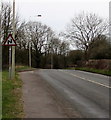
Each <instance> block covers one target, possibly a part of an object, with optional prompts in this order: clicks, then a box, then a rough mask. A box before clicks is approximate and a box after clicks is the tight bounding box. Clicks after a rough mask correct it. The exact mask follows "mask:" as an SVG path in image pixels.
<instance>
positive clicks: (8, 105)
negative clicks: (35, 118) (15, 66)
mask: <svg viewBox="0 0 111 120" xmlns="http://www.w3.org/2000/svg"><path fill="white" fill-rule="evenodd" d="M21 87H22V81H21V80H20V79H19V76H18V74H17V73H16V77H15V79H13V80H9V79H8V72H7V71H3V73H2V118H22V116H23V105H22V101H21V96H22V92H21Z"/></svg>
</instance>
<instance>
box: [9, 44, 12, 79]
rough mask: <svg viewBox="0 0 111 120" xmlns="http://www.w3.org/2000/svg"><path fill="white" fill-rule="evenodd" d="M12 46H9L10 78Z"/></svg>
mask: <svg viewBox="0 0 111 120" xmlns="http://www.w3.org/2000/svg"><path fill="white" fill-rule="evenodd" d="M11 49H12V47H11V46H10V47H9V79H11V52H12V50H11Z"/></svg>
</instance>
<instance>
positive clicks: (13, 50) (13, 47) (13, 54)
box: [11, 0, 15, 79]
mask: <svg viewBox="0 0 111 120" xmlns="http://www.w3.org/2000/svg"><path fill="white" fill-rule="evenodd" d="M13 38H14V39H15V0H13ZM11 73H12V74H11V78H12V79H14V78H15V46H12V72H11Z"/></svg>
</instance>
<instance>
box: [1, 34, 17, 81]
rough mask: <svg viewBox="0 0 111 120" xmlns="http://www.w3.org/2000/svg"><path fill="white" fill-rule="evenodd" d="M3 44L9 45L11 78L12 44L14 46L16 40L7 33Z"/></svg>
mask: <svg viewBox="0 0 111 120" xmlns="http://www.w3.org/2000/svg"><path fill="white" fill-rule="evenodd" d="M2 45H3V46H9V79H12V78H13V77H12V72H13V71H12V46H13V47H15V46H16V41H15V40H14V39H13V37H12V34H9V35H8V37H7V38H6V40H5V41H3V44H2Z"/></svg>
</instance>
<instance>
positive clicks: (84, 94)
mask: <svg viewBox="0 0 111 120" xmlns="http://www.w3.org/2000/svg"><path fill="white" fill-rule="evenodd" d="M39 75H40V76H41V77H42V78H43V79H44V80H46V81H47V82H48V83H49V84H50V85H51V86H52V87H53V88H54V89H55V90H56V91H57V92H58V94H59V95H61V96H62V97H63V98H64V99H65V100H67V101H68V102H69V103H70V104H71V105H72V107H73V108H76V110H77V111H79V112H80V113H81V114H82V116H83V118H109V78H108V77H107V76H104V75H99V74H94V73H89V72H83V71H77V70H54V69H53V70H50V69H45V70H42V69H41V70H39Z"/></svg>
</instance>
